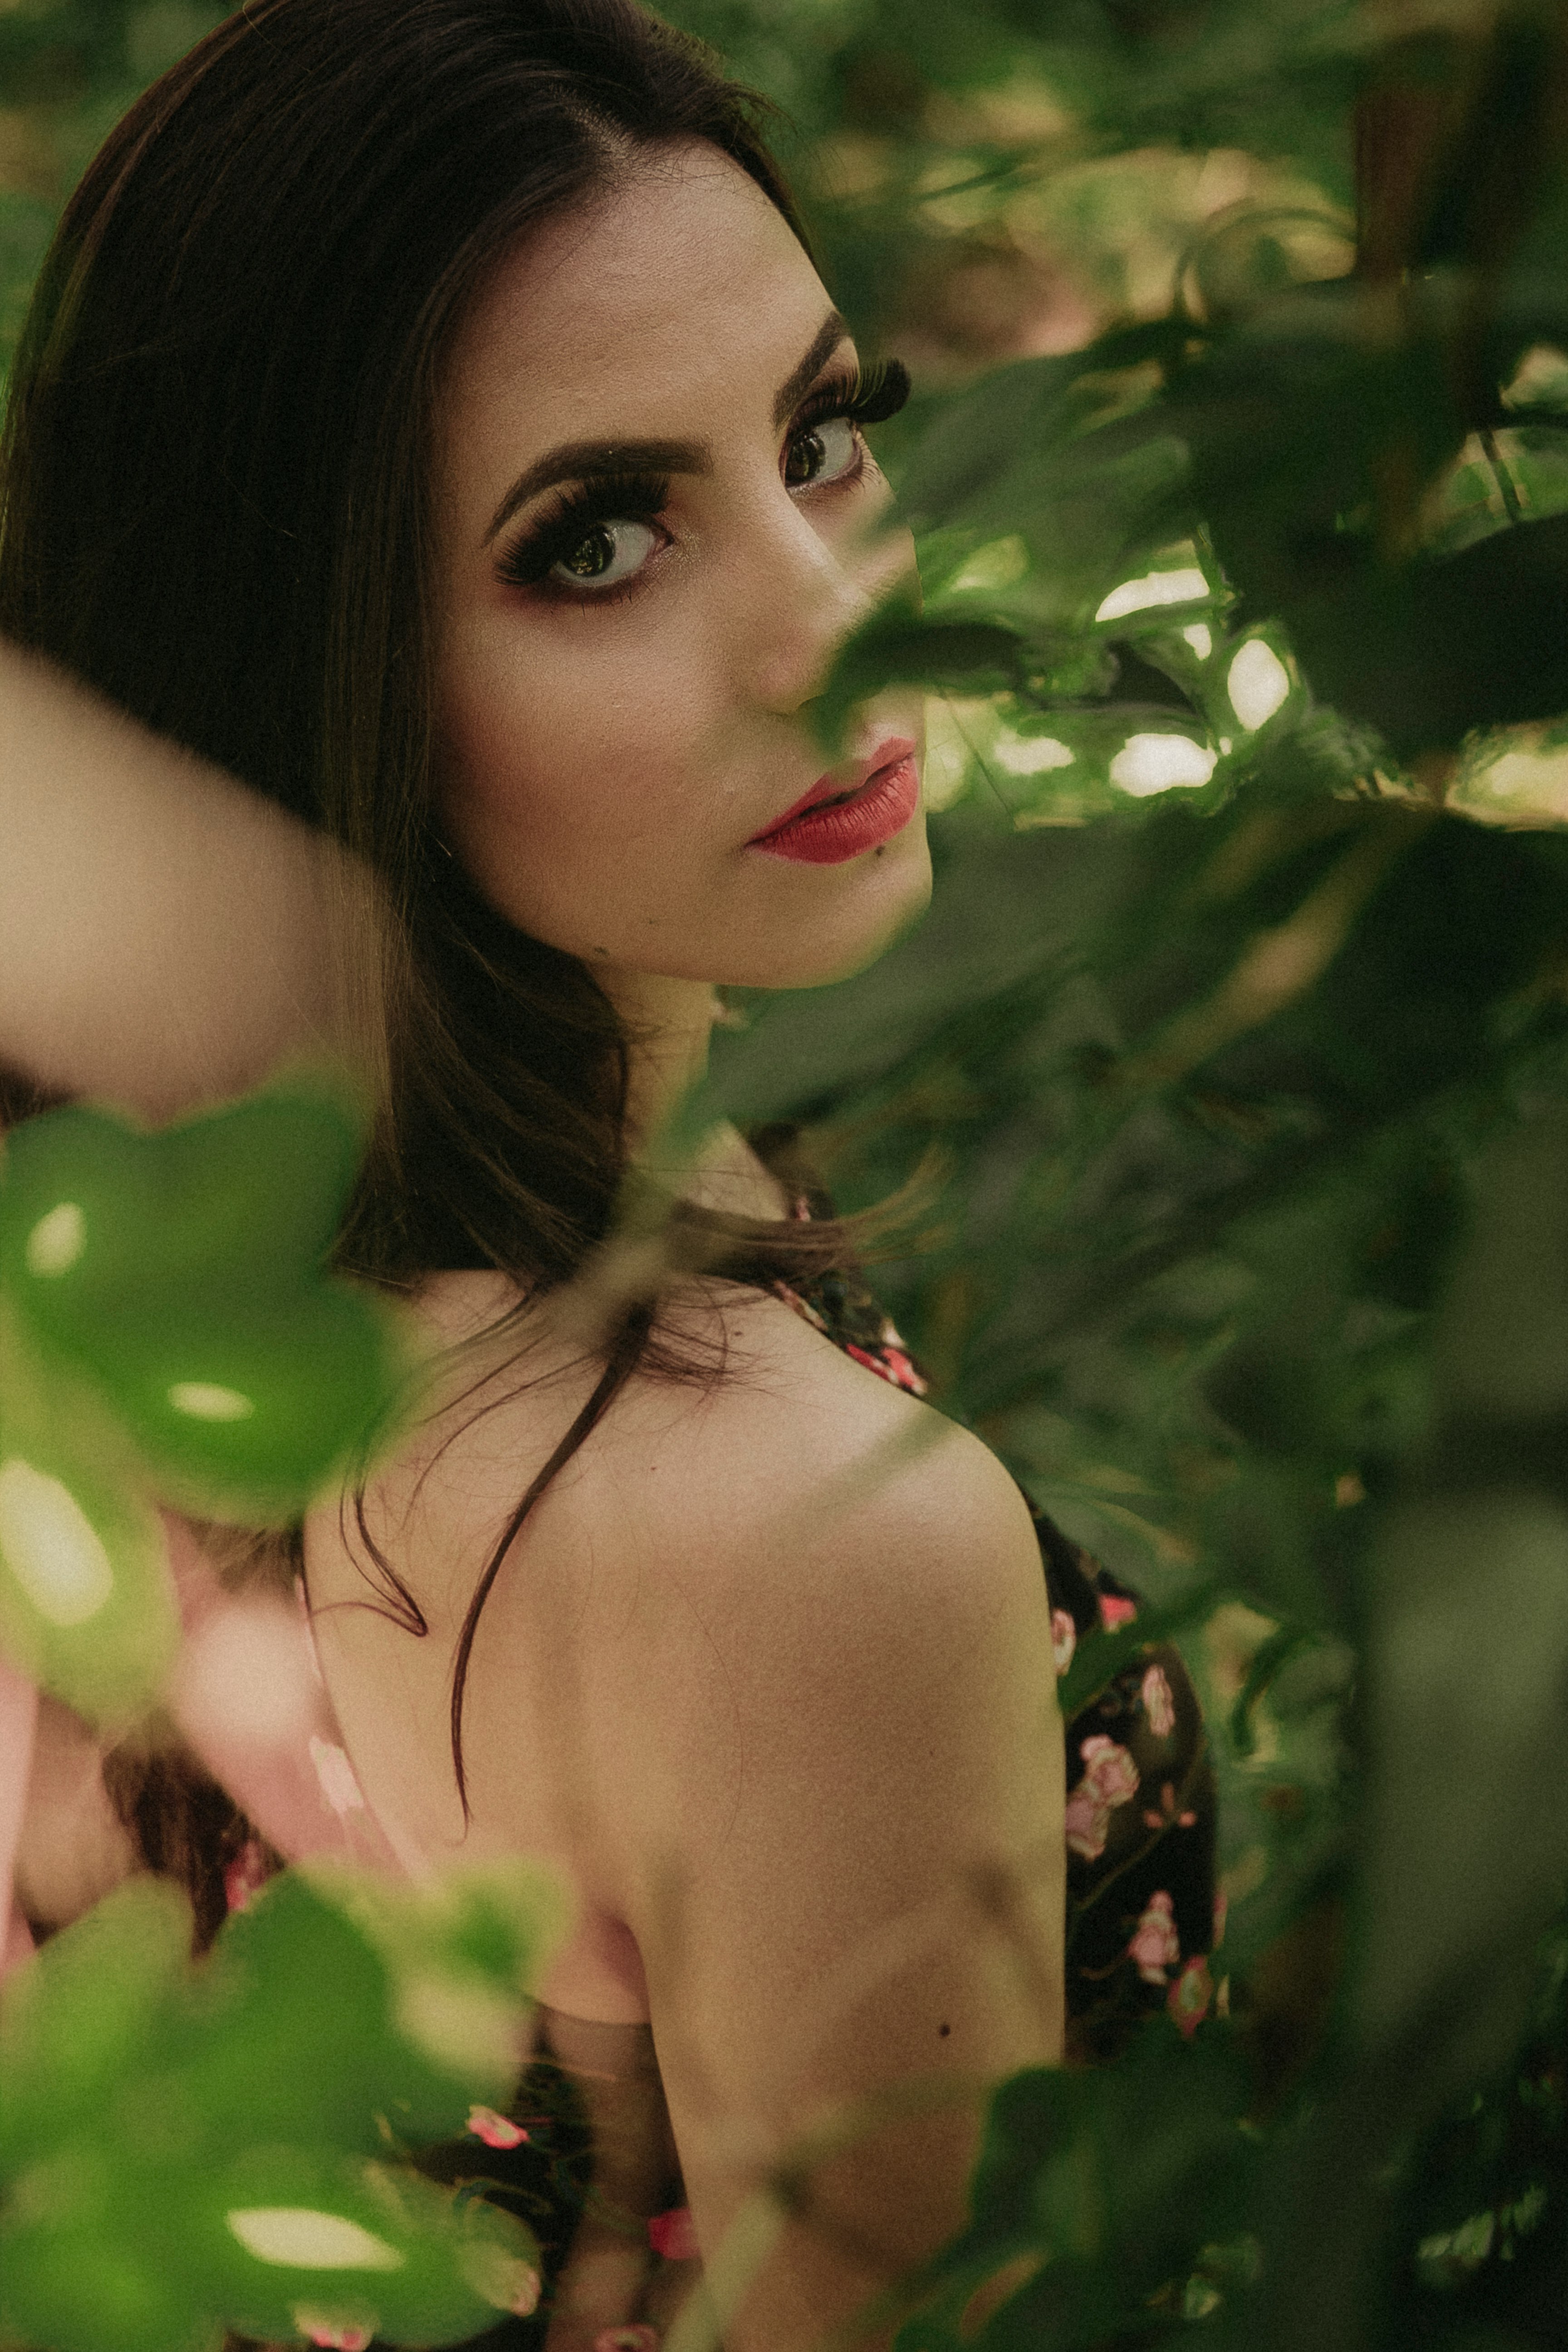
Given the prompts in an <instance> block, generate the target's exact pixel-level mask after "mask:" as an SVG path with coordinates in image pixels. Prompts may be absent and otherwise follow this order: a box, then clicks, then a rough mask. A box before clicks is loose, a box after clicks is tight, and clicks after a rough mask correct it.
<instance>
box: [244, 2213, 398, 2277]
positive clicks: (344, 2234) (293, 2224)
mask: <svg viewBox="0 0 1568 2352" xmlns="http://www.w3.org/2000/svg"><path fill="white" fill-rule="evenodd" d="M224 2219H225V2220H226V2221H227V2223H228V2226H229V2228H230V2229H231V2230H232V2231H234V2234H235V2236H236V2237H237V2239H238V2240H239V2242H240V2244H241V2245H242V2246H243V2247H244V2248H245V2250H246V2252H247V2253H249V2254H254V2255H255V2256H256V2259H257V2261H258V2263H277V2264H278V2265H279V2267H280V2268H282V2269H286V2270H294V2271H396V2270H401V2269H402V2268H403V2264H404V2261H405V2256H404V2255H402V2254H401V2253H399V2252H398V2250H397V2248H396V2247H395V2246H389V2245H388V2244H387V2242H386V2240H385V2239H384V2238H377V2237H374V2236H373V2235H372V2233H371V2232H370V2231H368V2230H362V2229H361V2227H360V2225H359V2223H358V2222H357V2221H349V2220H347V2218H346V2217H345V2216H344V2215H343V2214H342V2213H321V2212H319V2211H317V2210H316V2209H315V2208H314V2207H313V2206H310V2205H237V2206H235V2207H233V2208H232V2209H231V2210H229V2211H228V2212H227V2213H226V2214H225V2216H224Z"/></svg>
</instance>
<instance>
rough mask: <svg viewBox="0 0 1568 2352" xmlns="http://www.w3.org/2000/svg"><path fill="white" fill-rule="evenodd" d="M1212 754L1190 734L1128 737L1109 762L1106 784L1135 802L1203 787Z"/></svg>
mask: <svg viewBox="0 0 1568 2352" xmlns="http://www.w3.org/2000/svg"><path fill="white" fill-rule="evenodd" d="M1215 756H1216V755H1215V753H1214V752H1213V751H1210V750H1209V749H1208V747H1207V745H1206V744H1203V743H1194V740H1193V739H1192V737H1191V736H1190V735H1129V737H1128V738H1127V740H1126V742H1125V743H1123V745H1122V746H1121V751H1118V753H1117V754H1116V757H1115V759H1114V760H1112V761H1111V763H1110V781H1111V782H1112V783H1113V784H1116V785H1118V786H1120V788H1121V791H1122V792H1124V793H1131V794H1132V796H1133V798H1134V799H1135V800H1145V799H1147V798H1148V796H1149V795H1150V793H1168V792H1173V791H1175V790H1177V789H1185V788H1190V787H1192V786H1193V785H1195V784H1206V783H1207V782H1208V780H1209V778H1210V777H1211V776H1212V775H1213V773H1214V767H1215Z"/></svg>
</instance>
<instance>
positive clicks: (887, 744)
mask: <svg viewBox="0 0 1568 2352" xmlns="http://www.w3.org/2000/svg"><path fill="white" fill-rule="evenodd" d="M914 748H915V741H914V737H913V736H912V735H889V737H888V738H887V739H886V740H885V741H883V742H881V743H879V744H878V746H877V748H876V750H875V751H873V752H871V753H870V755H869V756H868V758H867V759H864V760H858V761H856V762H855V765H854V766H853V767H852V768H851V769H850V770H849V771H848V772H847V774H845V773H840V774H838V775H835V776H818V778H817V780H816V783H815V784H813V785H812V787H811V790H810V791H809V792H805V793H802V794H801V796H800V798H799V800H797V801H795V802H794V803H792V805H791V806H790V807H788V808H786V809H785V810H784V814H783V815H782V816H775V817H774V818H773V820H772V821H771V823H769V824H765V825H763V829H762V831H761V833H754V834H753V835H752V842H757V841H766V840H767V839H768V838H769V836H770V835H773V834H775V833H782V832H783V830H784V826H785V825H786V824H794V823H795V819H796V817H799V816H805V814H807V812H808V811H809V810H811V809H814V808H820V807H821V805H822V803H823V802H824V801H837V800H845V799H847V797H848V795H849V794H850V793H858V791H859V790H860V787H861V786H862V784H868V783H869V782H870V781H871V778H872V777H873V776H875V775H878V774H879V773H880V772H881V771H882V769H884V768H896V767H897V766H898V764H899V762H900V761H901V760H907V759H908V758H909V757H910V753H911V752H912V751H913V750H914ZM747 846H748V848H749V847H750V846H751V843H748V844H747Z"/></svg>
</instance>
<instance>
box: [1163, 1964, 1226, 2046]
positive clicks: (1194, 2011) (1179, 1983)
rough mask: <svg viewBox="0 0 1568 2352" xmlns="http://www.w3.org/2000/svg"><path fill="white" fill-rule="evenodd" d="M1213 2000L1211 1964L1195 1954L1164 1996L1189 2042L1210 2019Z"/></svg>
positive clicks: (1166, 2003) (1166, 2004) (1167, 2006)
mask: <svg viewBox="0 0 1568 2352" xmlns="http://www.w3.org/2000/svg"><path fill="white" fill-rule="evenodd" d="M1213 1998H1214V1979H1213V1978H1212V1977H1211V1976H1210V1975H1209V1964H1208V1962H1207V1960H1205V1958H1204V1956H1203V1954H1202V1953H1201V1952H1195V1953H1194V1956H1193V1958H1191V1959H1190V1960H1189V1961H1188V1962H1187V1965H1186V1967H1185V1968H1184V1969H1183V1970H1182V1973H1181V1975H1180V1976H1179V1977H1178V1978H1177V1979H1176V1980H1175V1982H1174V1983H1173V1985H1172V1987H1171V1990H1170V1991H1169V1992H1168V1993H1167V1994H1166V1995H1165V2007H1166V2008H1167V2009H1168V2010H1169V2011H1170V2012H1171V2015H1172V2016H1173V2018H1174V2019H1175V2021H1176V2023H1177V2024H1178V2025H1179V2026H1180V2027H1181V2029H1182V2032H1184V2034H1185V2035H1186V2037H1187V2040H1188V2041H1189V2042H1190V2041H1191V2040H1192V2038H1193V2036H1194V2033H1195V2032H1197V2030H1198V2027H1199V2026H1200V2025H1201V2024H1202V2023H1203V2021H1204V2019H1205V2017H1206V2016H1207V2014H1208V2005H1209V2002H1210V2001H1211V2000H1213Z"/></svg>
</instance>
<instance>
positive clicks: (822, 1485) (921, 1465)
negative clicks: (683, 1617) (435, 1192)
mask: <svg viewBox="0 0 1568 2352" xmlns="http://www.w3.org/2000/svg"><path fill="white" fill-rule="evenodd" d="M505 1301H506V1294H505V1291H504V1288H503V1287H502V1286H500V1285H499V1283H498V1282H497V1281H496V1279H495V1278H493V1277H489V1276H478V1275H458V1276H443V1277H441V1278H440V1281H439V1283H438V1284H437V1285H432V1286H430V1290H429V1292H428V1295H427V1297H426V1302H425V1311H426V1317H427V1318H428V1320H429V1323H430V1326H431V1328H432V1331H433V1334H434V1336H435V1337H436V1339H437V1343H438V1344H439V1345H440V1346H441V1347H442V1348H443V1349H446V1350H447V1351H448V1353H447V1366H446V1370H444V1372H443V1375H442V1379H441V1383H440V1388H439V1389H438V1391H437V1396H436V1400H435V1410H434V1411H433V1412H432V1413H431V1415H430V1418H429V1420H428V1422H427V1423H426V1428H425V1430H424V1432H423V1433H421V1434H420V1435H419V1436H418V1437H416V1440H415V1441H414V1442H413V1444H411V1445H410V1447H409V1448H408V1450H407V1452H406V1453H405V1457H404V1461H405V1465H406V1469H405V1473H404V1475H403V1476H402V1477H399V1478H397V1479H396V1481H395V1483H398V1484H402V1483H404V1479H405V1477H406V1476H407V1475H410V1474H412V1475H413V1476H415V1477H416V1479H417V1482H418V1483H419V1485H420V1486H421V1489H422V1490H423V1489H424V1488H425V1487H426V1486H430V1487H431V1488H432V1489H433V1491H434V1492H435V1493H436V1494H437V1495H438V1496H440V1498H441V1501H440V1508H441V1513H442V1516H443V1517H444V1518H447V1520H451V1519H452V1518H454V1517H456V1518H457V1519H458V1521H459V1522H460V1530H459V1531H460V1533H461V1535H462V1537H463V1538H464V1539H465V1541H468V1540H470V1539H472V1538H477V1537H479V1535H481V1534H482V1533H483V1532H485V1530H486V1529H487V1528H489V1524H490V1521H491V1519H492V1518H493V1517H494V1516H495V1514H496V1512H497V1511H498V1510H500V1507H501V1506H502V1504H503V1503H504V1504H505V1505H506V1507H507V1509H508V1510H509V1511H510V1508H511V1507H513V1506H515V1503H516V1501H517V1498H518V1497H519V1496H520V1495H521V1493H522V1492H523V1490H524V1489H525V1488H526V1486H528V1484H529V1482H530V1480H531V1477H532V1476H533V1475H535V1474H536V1473H537V1472H538V1471H539V1469H540V1468H541V1467H542V1465H543V1464H544V1462H545V1461H547V1460H548V1459H549V1457H550V1455H551V1454H552V1452H553V1451H554V1449H555V1447H556V1446H557V1445H558V1444H560V1442H561V1440H562V1438H563V1436H564V1434H565V1433H566V1432H567V1430H568V1429H569V1428H570V1427H571V1425H572V1423H573V1421H574V1417H575V1415H576V1413H577V1412H578V1411H579V1410H580V1408H581V1406H582V1405H583V1403H584V1402H585V1400H586V1397H587V1395H588V1393H589V1392H590V1391H591V1389H592V1387H593V1385H594V1381H595V1377H596V1373H597V1369H598V1368H597V1366H596V1364H595V1363H594V1362H593V1361H592V1360H587V1359H584V1356H583V1353H582V1350H581V1348H580V1347H578V1346H577V1345H575V1344H574V1343H570V1342H567V1341H563V1339H561V1338H560V1336H559V1335H558V1334H555V1333H552V1331H551V1330H550V1328H548V1327H542V1328H538V1329H531V1328H529V1327H528V1326H527V1325H526V1324H524V1325H521V1326H515V1327H506V1326H503V1325H502V1324H501V1322H500V1318H501V1315H502V1312H503V1310H504V1307H505ZM668 1339H669V1342H670V1346H671V1349H672V1350H673V1352H674V1354H675V1356H676V1357H677V1359H678V1360H679V1359H681V1358H684V1360H685V1363H686V1365H687V1368H688V1370H687V1376H686V1377H675V1376H671V1375H670V1374H668V1373H667V1372H664V1371H657V1372H655V1371H638V1372H637V1373H635V1374H634V1375H633V1377H632V1378H631V1379H630V1380H629V1381H627V1383H626V1386H625V1388H624V1389H623V1390H622V1391H620V1392H619V1394H618V1395H617V1396H616V1400H615V1402H614V1405H613V1407H612V1408H611V1410H610V1411H609V1412H607V1413H606V1414H605V1417H604V1419H603V1420H602V1421H601V1422H600V1423H599V1424H598V1425H597V1426H596V1427H595V1429H594V1430H593V1431H592V1433H591V1434H589V1435H588V1437H587V1438H586V1439H585V1441H584V1443H583V1444H582V1445H581V1446H580V1447H579V1448H578V1450H577V1451H576V1452H575V1453H574V1455H573V1456H572V1458H571V1459H570V1461H569V1462H567V1463H566V1464H565V1465H563V1468H562V1471H561V1473H560V1475H558V1477H557V1478H556V1479H555V1480H554V1481H553V1482H552V1485H551V1486H550V1488H549V1489H548V1491H547V1493H546V1495H545V1496H543V1497H542V1501H541V1505H540V1507H539V1513H538V1519H537V1530H538V1532H537V1533H535V1534H533V1535H531V1538H530V1543H531V1549H534V1550H536V1551H538V1550H542V1549H544V1546H545V1529H546V1528H548V1529H549V1535H550V1538H551V1539H552V1540H553V1541H555V1542H558V1543H563V1544H564V1545H565V1547H566V1549H568V1550H575V1549H577V1548H578V1547H579V1546H580V1545H581V1544H584V1543H592V1544H593V1545H594V1547H595V1550H596V1551H597V1552H598V1554H599V1556H600V1572H601V1574H602V1575H603V1574H609V1575H612V1576H613V1575H614V1574H615V1573H616V1570H617V1569H619V1570H620V1571H621V1572H623V1573H624V1575H625V1577H626V1579H627V1580H630V1581H635V1582H637V1583H643V1582H646V1580H647V1579H648V1578H649V1577H650V1576H654V1577H659V1576H663V1575H669V1576H673V1577H675V1578H677V1579H678V1580H680V1581H682V1582H683V1583H687V1584H695V1583H696V1582H697V1581H698V1580H700V1581H701V1583H702V1584H703V1586H704V1588H705V1590H706V1593H707V1597H708V1599H709V1600H710V1601H713V1602H719V1601H727V1602H730V1603H733V1604H735V1605H742V1606H743V1605H744V1603H745V1601H746V1600H747V1598H748V1596H752V1597H754V1598H756V1599H757V1600H759V1601H763V1600H766V1599H767V1598H768V1596H769V1595H770V1594H773V1597H774V1598H775V1599H776V1597H777V1596H776V1593H773V1586H772V1583H771V1580H769V1579H768V1578H767V1577H765V1576H763V1575H761V1574H758V1573H755V1572H753V1571H752V1567H751V1563H752V1562H754V1561H758V1560H761V1559H772V1558H773V1557H775V1556H777V1555H779V1554H780V1553H781V1552H784V1551H787V1552H789V1553H790V1554H792V1555H794V1556H795V1557H797V1558H798V1557H800V1556H801V1555H802V1554H803V1553H804V1552H808V1551H810V1550H813V1549H815V1548H816V1546H817V1545H818V1544H819V1543H820V1542H822V1541H824V1540H827V1539H829V1538H830V1537H831V1538H832V1540H833V1546H834V1549H836V1550H838V1551H839V1552H842V1549H843V1546H844V1543H845V1542H846V1541H853V1543H854V1544H855V1545H856V1546H857V1547H858V1549H859V1550H860V1551H861V1552H862V1554H863V1555H864V1557H865V1559H866V1563H867V1568H868V1572H872V1571H874V1570H875V1569H876V1567H877V1565H878V1564H879V1562H881V1561H884V1560H885V1559H889V1558H891V1557H896V1558H897V1559H899V1560H900V1563H901V1568H900V1580H901V1581H902V1582H904V1583H905V1584H906V1585H907V1580H908V1577H909V1575H910V1573H912V1572H914V1571H915V1570H916V1569H917V1568H918V1567H921V1566H923V1567H924V1568H925V1569H926V1570H929V1571H930V1572H931V1573H933V1574H940V1573H941V1571H942V1566H943V1564H944V1563H945V1562H948V1561H950V1560H951V1559H952V1557H953V1555H954V1554H955V1552H961V1553H962V1554H963V1555H964V1556H965V1557H966V1559H967V1561H968V1568H967V1570H966V1572H965V1575H964V1578H963V1582H964V1584H965V1586H966V1587H967V1588H968V1589H969V1590H971V1591H973V1589H974V1587H975V1586H976V1584H977V1583H982V1584H983V1583H984V1581H985V1576H984V1565H985V1564H986V1563H996V1564H998V1565H999V1567H1000V1570H1001V1572H1002V1573H1003V1574H1004V1576H1005V1574H1006V1572H1007V1570H1008V1568H1009V1566H1010V1565H1011V1566H1015V1567H1016V1565H1017V1564H1018V1563H1020V1562H1022V1563H1024V1564H1025V1565H1026V1568H1027V1570H1028V1573H1029V1576H1030V1578H1031V1580H1037V1578H1038V1555H1037V1549H1036V1545H1035V1540H1034V1535H1033V1529H1032V1527H1031V1524H1030V1521H1029V1517H1028V1512H1027V1509H1026V1506H1025V1504H1024V1502H1023V1499H1022V1497H1021V1496H1020V1495H1019V1493H1018V1491H1017V1488H1016V1486H1015V1485H1014V1484H1013V1481H1012V1480H1011V1478H1009V1477H1008V1475H1007V1474H1006V1473H1005V1470H1004V1469H1003V1468H1002V1466H1001V1465H1000V1463H998V1462H997V1460H996V1458H995V1456H994V1454H991V1453H990V1451H989V1450H988V1449H987V1448H986V1447H985V1446H984V1444H982V1443H981V1442H980V1441H979V1439H977V1438H976V1437H974V1436H973V1434H971V1433H969V1432H967V1431H965V1430H963V1429H962V1428H960V1427H959V1426H958V1425H957V1424H956V1423H953V1422H951V1421H949V1420H948V1419H946V1418H945V1416H944V1415H942V1413H940V1412H936V1411H934V1410H933V1409H932V1408H931V1406H929V1405H927V1404H925V1403H923V1402H921V1401H920V1400H919V1399H917V1398H915V1397H911V1396H910V1395H908V1394H907V1393H905V1392H904V1391H901V1390H900V1389H897V1388H895V1387H894V1386H892V1384H891V1383H889V1381H884V1380H881V1379H879V1378H878V1377H876V1376H875V1375H874V1374H873V1373H871V1372H869V1371H868V1370H867V1369H866V1368H865V1367H864V1366H862V1365H859V1364H857V1363H855V1362H854V1361H853V1360H851V1359H849V1358H848V1357H847V1356H845V1355H844V1354H843V1353H842V1352H841V1351H840V1350H839V1349H837V1348H836V1347H835V1346H833V1344H832V1343H831V1342H830V1341H828V1340H827V1339H825V1338H824V1337H823V1335H822V1334H821V1333H820V1332H818V1331H816V1330H814V1329H813V1328H811V1326H810V1325H809V1324H807V1323H806V1322H805V1320H804V1319H803V1318H801V1317H800V1316H798V1315H796V1314H795V1313H794V1312H793V1311H792V1310H791V1309H790V1308H789V1307H787V1306H786V1305H784V1302H783V1301H782V1300H779V1299H776V1298H772V1297H767V1296H765V1295H763V1294H760V1293H757V1292H754V1291H749V1290H745V1289H742V1288H741V1287H739V1286H734V1285H731V1284H718V1283H716V1284H712V1285H708V1286H702V1287H701V1288H700V1290H694V1291H693V1292H692V1293H691V1294H690V1295H689V1296H688V1297H684V1298H682V1299H680V1300H678V1301H677V1302H676V1303H675V1306H674V1307H673V1308H672V1310H671V1314H670V1318H669V1325H668Z"/></svg>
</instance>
